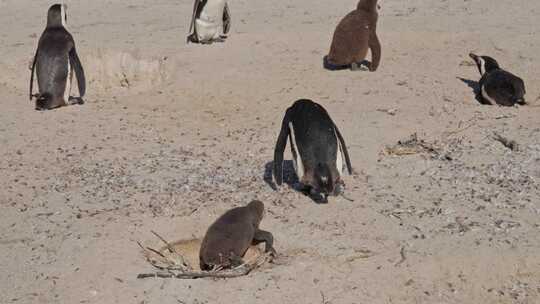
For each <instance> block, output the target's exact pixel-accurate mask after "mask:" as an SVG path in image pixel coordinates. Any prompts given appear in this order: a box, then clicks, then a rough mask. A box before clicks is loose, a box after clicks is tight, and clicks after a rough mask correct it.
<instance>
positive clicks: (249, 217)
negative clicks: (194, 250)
mask: <svg viewBox="0 0 540 304" xmlns="http://www.w3.org/2000/svg"><path fill="white" fill-rule="evenodd" d="M263 216H264V204H263V203H262V202H260V201H252V202H250V203H249V204H248V205H247V206H245V207H238V208H233V209H231V210H229V211H227V212H225V214H223V215H222V216H220V217H219V218H218V219H217V220H216V221H215V222H214V223H213V224H212V225H211V226H210V228H208V231H207V232H206V235H205V236H204V239H203V241H202V244H201V251H200V252H199V260H200V266H201V269H202V270H212V269H216V268H218V267H219V268H231V267H235V266H239V265H241V264H242V263H243V262H242V257H243V256H244V254H245V253H246V251H247V250H248V248H249V247H250V246H251V245H252V244H253V245H255V244H258V243H262V242H265V252H272V253H274V254H275V250H274V248H273V247H272V246H273V243H274V238H273V236H272V234H271V233H270V232H267V231H264V230H260V229H259V224H260V222H261V220H262V218H263Z"/></svg>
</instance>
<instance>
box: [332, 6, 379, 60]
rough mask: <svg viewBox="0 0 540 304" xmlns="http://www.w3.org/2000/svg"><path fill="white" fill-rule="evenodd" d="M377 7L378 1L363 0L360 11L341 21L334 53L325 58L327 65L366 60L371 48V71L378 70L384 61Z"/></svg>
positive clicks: (333, 45) (333, 46) (336, 33)
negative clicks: (378, 32)
mask: <svg viewBox="0 0 540 304" xmlns="http://www.w3.org/2000/svg"><path fill="white" fill-rule="evenodd" d="M377 7H378V6H377V0H360V2H359V3H358V6H357V8H356V10H354V11H352V12H350V13H349V14H347V15H346V16H345V17H344V18H343V19H342V20H341V21H340V22H339V24H338V26H337V27H336V30H335V32H334V38H333V40H332V45H331V47H330V53H329V54H328V56H327V57H326V58H325V67H327V68H329V69H347V68H350V67H351V64H353V63H360V62H362V61H363V60H365V59H366V56H367V52H368V49H371V54H372V55H371V57H372V58H371V63H370V64H369V70H370V71H375V70H377V67H378V66H379V62H380V60H381V45H380V43H379V38H378V37H377V19H378V13H377ZM327 65H328V66H327Z"/></svg>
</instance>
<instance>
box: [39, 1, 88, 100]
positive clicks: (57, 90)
mask: <svg viewBox="0 0 540 304" xmlns="http://www.w3.org/2000/svg"><path fill="white" fill-rule="evenodd" d="M66 22H67V15H66V6H65V5H63V4H55V5H53V6H51V7H50V8H49V11H48V14H47V26H46V28H45V31H43V34H41V38H40V39H39V44H38V48H37V51H36V54H35V56H34V61H33V63H32V74H31V75H30V100H32V98H33V97H36V98H37V100H36V110H49V109H54V108H58V107H61V106H66V105H69V104H70V98H69V97H70V96H69V94H70V91H71V80H72V78H73V70H75V76H76V78H77V84H78V87H79V95H80V97H81V98H80V99H79V100H78V103H82V97H83V96H84V94H85V91H86V87H85V86H86V84H85V82H86V80H85V76H84V70H83V67H82V64H81V61H80V60H79V56H78V55H77V51H76V50H75V41H73V37H72V36H71V34H70V33H69V32H68V31H67V30H66V28H65V26H66ZM34 71H35V73H36V76H37V82H38V87H39V93H38V94H33V85H34Z"/></svg>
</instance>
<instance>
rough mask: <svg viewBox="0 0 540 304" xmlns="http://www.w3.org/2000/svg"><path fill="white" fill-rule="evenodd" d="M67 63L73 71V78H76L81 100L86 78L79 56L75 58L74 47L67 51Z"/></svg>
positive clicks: (84, 90) (84, 91)
mask: <svg viewBox="0 0 540 304" xmlns="http://www.w3.org/2000/svg"><path fill="white" fill-rule="evenodd" d="M69 62H70V63H71V66H72V67H73V69H74V70H75V77H77V86H78V87H79V96H80V97H81V98H82V97H84V94H85V93H86V78H85V76H84V69H83V67H82V64H81V61H80V60H79V56H77V51H76V50H75V47H73V48H72V49H71V51H69Z"/></svg>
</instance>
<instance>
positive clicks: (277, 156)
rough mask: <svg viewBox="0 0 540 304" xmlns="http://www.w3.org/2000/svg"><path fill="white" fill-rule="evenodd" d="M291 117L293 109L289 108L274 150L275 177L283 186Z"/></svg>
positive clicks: (277, 182)
mask: <svg viewBox="0 0 540 304" xmlns="http://www.w3.org/2000/svg"><path fill="white" fill-rule="evenodd" d="M290 117H291V109H290V108H289V109H287V112H286V113H285V117H283V122H282V124H281V130H280V132H279V136H278V140H277V142H276V148H275V150H274V178H275V180H276V184H278V186H281V184H282V183H283V153H284V152H285V147H286V146H287V138H288V136H289V132H290V130H289V121H290Z"/></svg>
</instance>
